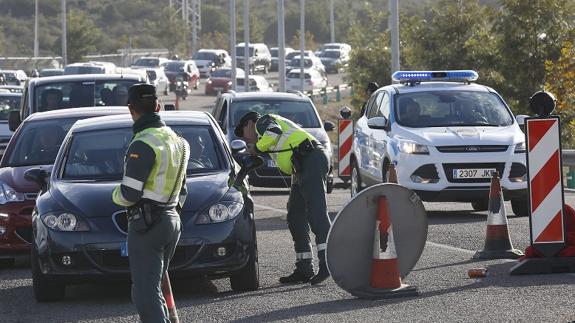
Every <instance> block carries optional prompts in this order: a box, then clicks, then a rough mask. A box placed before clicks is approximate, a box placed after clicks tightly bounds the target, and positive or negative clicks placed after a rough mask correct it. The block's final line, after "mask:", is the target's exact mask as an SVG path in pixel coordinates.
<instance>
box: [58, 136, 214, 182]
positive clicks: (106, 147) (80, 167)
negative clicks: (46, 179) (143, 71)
mask: <svg viewBox="0 0 575 323" xmlns="http://www.w3.org/2000/svg"><path fill="white" fill-rule="evenodd" d="M172 129H174V131H176V132H178V133H180V134H181V135H182V136H183V137H184V138H185V139H186V140H187V141H188V143H189V144H190V150H191V151H190V160H189V162H188V169H187V174H188V175H194V174H202V173H210V172H214V171H218V170H221V169H222V162H221V160H220V157H219V156H221V154H220V153H221V151H220V149H221V146H220V145H219V144H216V141H214V139H213V133H212V132H211V131H210V127H209V126H174V127H172ZM132 137H133V133H132V129H131V128H121V129H103V130H95V131H88V132H82V133H78V134H75V135H74V137H73V138H72V143H71V144H70V145H68V147H67V151H66V154H65V155H66V160H65V163H64V168H63V172H62V174H63V175H62V179H67V180H119V179H121V178H122V175H123V171H124V155H125V153H126V149H127V148H128V146H129V144H130V142H131V140H132Z"/></svg>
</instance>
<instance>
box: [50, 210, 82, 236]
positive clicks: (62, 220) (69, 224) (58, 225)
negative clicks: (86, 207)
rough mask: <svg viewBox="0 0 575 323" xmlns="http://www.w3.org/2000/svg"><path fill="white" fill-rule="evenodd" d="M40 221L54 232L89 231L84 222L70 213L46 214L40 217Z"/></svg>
mask: <svg viewBox="0 0 575 323" xmlns="http://www.w3.org/2000/svg"><path fill="white" fill-rule="evenodd" d="M42 221H43V222H44V224H45V225H46V226H47V227H49V228H50V229H52V230H55V231H90V228H89V227H88V224H87V223H86V221H84V220H82V219H80V218H79V217H77V216H75V215H74V214H72V213H67V212H61V213H47V214H45V215H44V216H43V217H42Z"/></svg>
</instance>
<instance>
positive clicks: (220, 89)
mask: <svg viewBox="0 0 575 323" xmlns="http://www.w3.org/2000/svg"><path fill="white" fill-rule="evenodd" d="M223 89H224V88H223V87H215V88H214V90H216V91H222V90H223Z"/></svg>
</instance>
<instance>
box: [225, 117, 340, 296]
mask: <svg viewBox="0 0 575 323" xmlns="http://www.w3.org/2000/svg"><path fill="white" fill-rule="evenodd" d="M235 134H236V136H238V137H240V138H243V139H244V140H245V141H246V142H247V144H248V149H249V150H250V153H252V154H261V153H269V154H270V156H271V157H272V158H273V159H274V161H275V163H276V165H277V166H278V168H279V169H280V170H281V171H282V172H283V173H285V174H287V175H292V185H291V189H290V195H289V200H288V214H287V221H288V227H289V230H290V233H291V236H292V238H293V241H294V247H295V252H296V263H295V267H296V268H295V270H294V272H293V273H292V274H291V275H288V276H285V277H281V278H280V283H282V284H290V283H307V282H311V284H312V285H315V284H319V283H321V282H323V281H324V280H326V279H327V278H328V277H329V271H328V269H327V264H326V258H325V249H326V246H327V245H326V239H327V234H328V231H329V228H330V225H331V224H330V220H329V217H328V215H327V209H326V198H325V194H326V184H327V175H328V172H329V160H328V157H327V155H326V152H325V150H324V148H323V146H322V145H321V144H320V143H319V142H318V141H317V139H315V138H314V137H313V136H312V135H311V134H309V133H308V132H307V131H305V130H304V129H302V128H300V127H299V126H298V125H296V124H295V123H294V122H292V121H290V120H288V119H286V118H283V117H281V116H278V115H274V114H266V115H264V116H260V115H259V114H258V113H257V112H253V111H252V112H248V113H247V114H245V115H244V116H243V117H242V119H241V120H240V123H239V125H238V126H237V127H236V129H235ZM310 227H311V230H312V231H313V233H314V234H315V242H316V246H317V253H318V258H319V272H318V273H317V274H316V275H315V276H314V271H313V265H312V258H313V257H312V247H311V241H310V235H309V228H310Z"/></svg>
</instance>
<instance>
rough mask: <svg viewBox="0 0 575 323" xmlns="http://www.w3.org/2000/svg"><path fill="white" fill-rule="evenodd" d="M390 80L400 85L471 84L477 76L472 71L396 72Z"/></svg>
mask: <svg viewBox="0 0 575 323" xmlns="http://www.w3.org/2000/svg"><path fill="white" fill-rule="evenodd" d="M392 78H393V80H394V81H396V82H400V83H415V82H433V81H451V82H472V81H477V79H478V78H479V74H477V72H475V71H472V70H458V71H397V72H395V73H393V75H392Z"/></svg>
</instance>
